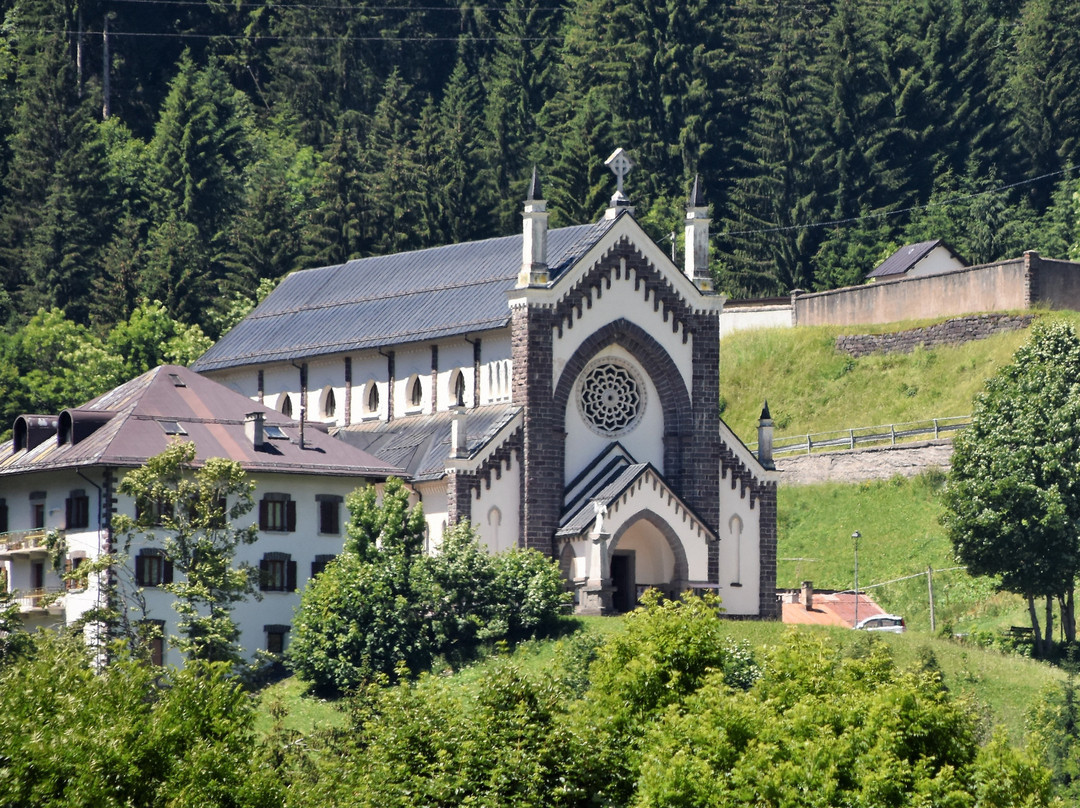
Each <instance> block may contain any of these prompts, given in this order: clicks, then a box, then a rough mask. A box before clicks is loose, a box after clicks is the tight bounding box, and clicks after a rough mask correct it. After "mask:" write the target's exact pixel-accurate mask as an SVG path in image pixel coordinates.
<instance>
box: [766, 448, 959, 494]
mask: <svg viewBox="0 0 1080 808" xmlns="http://www.w3.org/2000/svg"><path fill="white" fill-rule="evenodd" d="M951 457H952V441H949V440H936V441H922V442H919V443H907V444H904V445H902V446H882V447H874V448H870V449H856V450H854V451H843V452H825V453H822V454H814V455H797V456H786V457H779V458H777V459H776V468H777V469H778V470H779V471H781V472H783V474H782V475H781V477H780V484H781V485H809V484H811V483H823V482H841V483H855V482H860V481H862V480H887V479H889V478H890V477H894V476H896V475H897V474H900V475H902V476H904V477H914V476H915V475H917V474H919V473H920V472H923V471H926V470H927V469H929V468H939V469H942V470H945V471H948V468H949V459H950V458H951Z"/></svg>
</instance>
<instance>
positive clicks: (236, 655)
mask: <svg viewBox="0 0 1080 808" xmlns="http://www.w3.org/2000/svg"><path fill="white" fill-rule="evenodd" d="M194 461H195V444H193V443H188V442H176V443H173V444H172V445H170V446H169V448H168V449H166V450H165V451H164V452H162V453H161V454H159V455H156V456H154V457H151V458H150V459H149V460H147V461H146V464H145V465H143V466H142V467H141V468H138V469H136V470H135V471H132V472H129V473H128V474H127V475H125V476H124V479H123V480H121V481H120V486H119V489H120V492H121V493H123V494H125V495H127V496H129V497H131V498H132V499H133V500H134V501H135V503H136V516H135V517H134V518H132V517H130V516H128V515H126V514H121V515H118V516H117V517H115V519H114V523H113V524H114V529H115V530H116V532H117V534H118V535H123V536H125V537H126V540H127V541H128V542H129V543H130V542H131V541H133V540H135V539H136V538H139V539H143V540H148V541H152V542H154V543H156V544H157V543H159V544H160V546H161V548H162V550H163V551H164V553H165V557H166V558H167V559H168V560H170V561H171V562H172V564H173V568H174V570H175V571H176V572H178V573H180V574H181V576H182V577H180V576H178V580H176V581H175V582H173V583H167V584H164V588H165V589H166V590H167V591H168V592H170V593H171V594H172V595H173V596H174V598H175V600H174V603H173V606H174V608H175V609H176V612H177V614H178V615H179V618H180V619H179V621H178V628H179V630H180V636H179V637H177V638H176V643H177V645H178V646H179V647H180V649H181V651H182V652H183V653H184V654H185V655H186V656H187V658H188V659H189V660H206V661H211V662H228V663H231V664H233V665H238V664H240V662H241V661H242V653H241V649H240V648H239V646H238V645H237V640H238V639H239V636H240V630H239V628H238V627H237V625H236V622H235V621H234V620H233V618H232V609H233V606H234V605H235V604H236V603H237V602H238V601H241V600H244V599H245V598H247V597H248V596H249V595H251V594H254V593H255V591H256V590H255V585H256V583H257V578H258V570H256V569H255V568H253V567H252V566H251V565H249V564H246V563H242V564H236V563H235V561H236V558H235V556H236V550H237V548H238V547H240V546H241V545H243V544H251V543H253V542H254V541H255V539H256V538H257V537H258V528H257V525H255V524H251V525H246V526H245V525H243V524H242V521H243V517H244V516H245V515H246V514H247V513H248V512H249V511H250V510H251V508H252V505H253V504H254V503H253V500H252V491H253V490H254V487H255V484H254V483H252V482H250V481H248V480H247V478H246V476H245V474H244V470H243V469H242V468H241V466H240V464H239V463H236V462H235V461H232V460H225V459H223V458H210V459H208V460H206V461H205V462H202V463H201V464H200V465H198V466H196V465H195V463H194Z"/></svg>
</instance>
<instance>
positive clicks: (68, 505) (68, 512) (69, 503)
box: [64, 497, 74, 527]
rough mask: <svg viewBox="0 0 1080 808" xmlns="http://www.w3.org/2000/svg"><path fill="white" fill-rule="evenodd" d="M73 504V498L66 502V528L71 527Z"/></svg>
mask: <svg viewBox="0 0 1080 808" xmlns="http://www.w3.org/2000/svg"><path fill="white" fill-rule="evenodd" d="M73 504H74V503H73V502H72V499H71V497H68V498H67V499H65V500H64V527H71V508H72V505H73Z"/></svg>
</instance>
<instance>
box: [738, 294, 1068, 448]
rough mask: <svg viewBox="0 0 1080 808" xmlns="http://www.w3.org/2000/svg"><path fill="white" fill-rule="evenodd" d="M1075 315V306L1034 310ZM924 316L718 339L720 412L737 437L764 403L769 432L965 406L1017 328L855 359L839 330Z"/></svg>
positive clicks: (1011, 345)
mask: <svg viewBox="0 0 1080 808" xmlns="http://www.w3.org/2000/svg"><path fill="white" fill-rule="evenodd" d="M1039 316H1044V317H1055V318H1059V317H1060V318H1065V319H1068V320H1070V321H1072V322H1074V323H1078V324H1080V314H1075V313H1071V312H1053V313H1052V314H1051V313H1048V312H1047V313H1041V314H1040V315H1039ZM927 324H928V323H927V322H913V323H899V324H890V325H878V326H846V327H824V326H823V327H813V328H770V329H761V330H757V331H741V332H736V333H734V334H732V335H730V336H728V337H726V338H725V339H724V340H722V341H721V343H720V392H721V402H722V404H723V406H724V411H723V413H722V417H723V418H724V420H725V421H727V423H728V425H729V426H731V428H732V429H734V430H735V432H736V434H737V435H739V437H740V438H742V439H743V441H745V442H747V443H752V442H754V441H756V440H757V422H758V416H759V414H760V413H761V404H762V402H763V401H765V400H766V399H767V400H768V402H769V409H770V411H771V414H772V417H773V421H774V422H775V423H776V435H777V437H780V436H783V435H790V434H806V433H807V432H810V433H813V432H828V431H830V430H836V429H847V428H851V427H861V426H877V425H881V424H891V423H903V422H906V421H916V420H922V419H927V418H943V417H948V416H954V415H967V414H969V413H970V412H971V402H972V399H973V398H974V396H975V394H976V393H978V392H979V391H980V390H981V389H982V386H983V383H984V381H985V380H986V379H987V377H989V376H991V375H992V374H993V373H994V371H995V370H996V369H997V368H999V367H1001V366H1002V365H1004V364H1007V363H1008V362H1009V361H1010V359H1011V358H1012V355H1013V353H1014V352H1015V351H1016V349H1017V348H1018V347H1019V346H1020V345H1021V344H1022V343H1023V342H1024V341H1025V339H1026V334H1027V332H1026V331H1016V332H1011V333H1007V334H999V335H997V336H994V337H991V338H989V339H985V340H977V341H974V342H969V343H966V344H964V345H958V346H955V347H941V348H935V349H932V350H916V351H914V352H913V353H910V354H890V355H872V356H866V357H862V358H860V359H854V358H852V357H851V356H848V355H847V354H843V353H840V352H838V351H837V350H836V349H835V347H834V344H835V340H836V337H837V335H839V334H867V333H882V332H886V331H897V330H901V329H905V328H913V327H918V326H923V325H927Z"/></svg>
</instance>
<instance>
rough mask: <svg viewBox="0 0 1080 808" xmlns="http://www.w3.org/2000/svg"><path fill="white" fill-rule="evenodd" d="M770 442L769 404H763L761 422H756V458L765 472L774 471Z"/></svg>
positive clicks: (771, 437)
mask: <svg viewBox="0 0 1080 808" xmlns="http://www.w3.org/2000/svg"><path fill="white" fill-rule="evenodd" d="M772 441H773V421H772V416H770V415H769V402H768V401H766V402H765V406H764V407H762V408H761V420H759V421H758V428H757V447H758V448H757V456H758V462H759V463H761V465H762V467H763V468H764V469H766V470H767V471H773V470H775V469H776V464H775V463H774V462H773V457H772Z"/></svg>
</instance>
